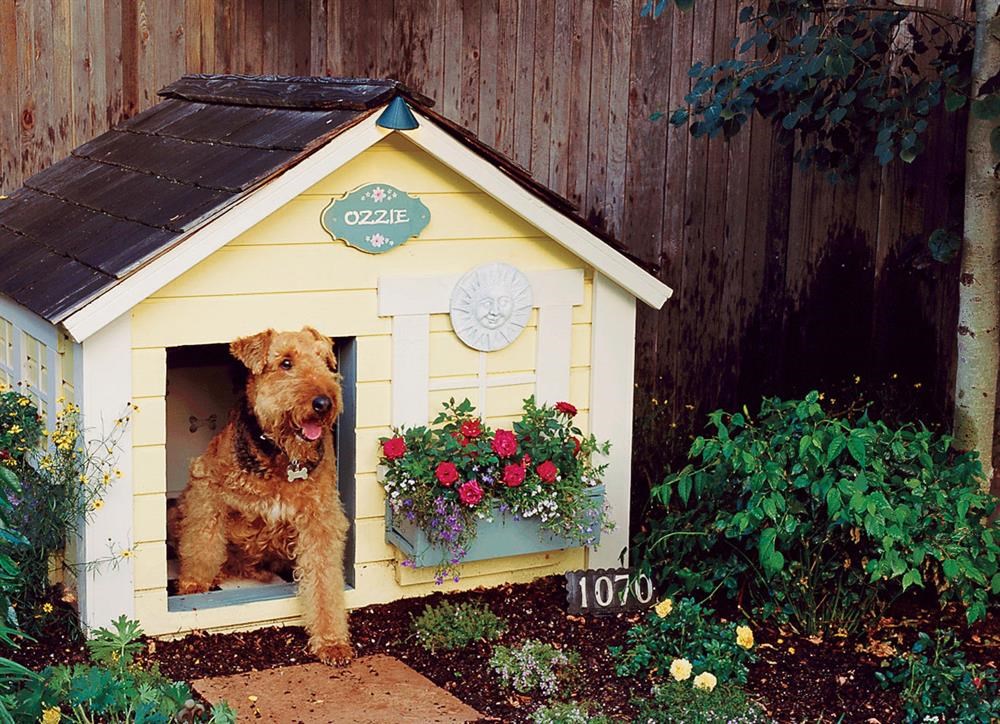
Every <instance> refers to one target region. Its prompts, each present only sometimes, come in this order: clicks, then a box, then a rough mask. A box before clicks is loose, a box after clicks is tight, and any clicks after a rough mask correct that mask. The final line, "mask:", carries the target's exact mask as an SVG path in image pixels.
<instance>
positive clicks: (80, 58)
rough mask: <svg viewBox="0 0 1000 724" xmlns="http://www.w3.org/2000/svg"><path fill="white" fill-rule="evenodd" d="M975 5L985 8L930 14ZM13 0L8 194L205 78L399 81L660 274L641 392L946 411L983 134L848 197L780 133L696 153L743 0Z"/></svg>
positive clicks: (4, 83)
mask: <svg viewBox="0 0 1000 724" xmlns="http://www.w3.org/2000/svg"><path fill="white" fill-rule="evenodd" d="M931 1H932V2H937V3H938V4H940V5H941V7H943V8H945V9H949V10H962V9H963V8H962V0H931ZM643 3H644V0H596V1H595V2H590V1H589V0H537V1H536V0H219V1H218V2H214V1H213V0H0V192H9V191H10V190H12V189H13V188H16V187H17V186H18V185H19V184H20V182H21V181H22V179H24V178H25V177H26V176H28V175H30V174H32V173H34V172H36V171H38V170H39V169H41V168H43V167H45V166H46V165H48V164H50V163H51V162H53V161H55V160H57V159H59V158H62V157H63V156H65V155H66V154H67V153H68V152H69V150H70V149H72V148H73V147H74V146H76V145H78V144H80V143H82V142H84V141H86V140H87V139H89V138H91V137H92V136H94V135H96V134H97V133H99V132H101V131H103V130H104V129H106V128H107V127H108V126H110V125H112V124H114V123H116V122H118V121H119V120H121V119H122V118H124V117H127V116H130V115H132V114H134V113H136V112H138V111H140V110H142V109H143V108H145V107H147V106H149V105H151V104H152V103H154V102H155V100H156V96H155V93H156V90H157V89H158V88H160V87H162V86H163V85H165V84H166V83H168V82H170V81H172V80H173V79H175V78H176V77H178V76H179V75H181V74H182V73H185V72H206V73H221V72H234V73H280V74H294V75H306V74H324V75H363V76H394V77H397V78H399V79H401V80H404V81H405V82H407V83H408V84H410V85H412V86H414V87H416V88H418V89H420V90H422V91H423V92H425V93H426V94H428V95H430V96H432V97H434V98H436V99H437V100H438V106H439V108H440V109H441V110H442V111H443V112H444V113H445V114H446V115H447V116H449V117H452V118H454V119H456V120H458V121H460V122H461V123H462V124H464V125H465V126H467V127H468V128H470V129H472V130H473V131H475V132H477V133H478V134H479V136H480V137H481V138H483V139H485V140H486V141H487V142H489V143H491V144H493V145H495V146H496V147H497V148H499V149H500V150H501V151H503V152H505V153H507V154H509V155H510V156H511V157H513V158H514V159H515V160H516V161H518V162H520V163H521V164H522V165H524V166H526V167H527V168H529V169H530V170H531V171H532V173H533V174H534V175H535V176H536V177H537V178H538V179H539V180H541V181H542V182H544V183H546V184H548V185H549V186H551V187H552V188H553V189H555V190H557V191H559V192H561V193H562V194H564V195H565V196H567V197H568V198H569V199H571V200H572V201H574V202H575V203H576V204H578V206H579V207H580V209H581V210H582V211H583V212H584V213H585V214H586V215H587V216H589V217H590V218H592V219H593V220H595V221H598V222H599V223H601V224H603V225H604V226H605V227H606V228H607V229H608V230H610V231H612V232H613V233H614V234H616V235H617V236H619V238H621V239H622V240H623V241H624V242H625V243H627V244H628V245H629V246H630V247H631V249H632V250H633V251H634V252H635V253H636V254H637V255H638V256H640V257H641V258H642V259H644V260H646V261H647V262H649V263H650V264H652V265H656V266H658V267H659V273H660V276H661V277H662V278H663V279H664V280H665V281H666V282H667V283H668V284H670V285H671V286H673V287H674V289H675V290H676V291H675V297H674V298H673V300H671V301H670V302H668V303H667V306H666V307H665V309H664V310H663V311H662V312H660V313H653V312H650V311H648V310H644V311H643V312H642V313H641V316H640V346H639V355H638V362H637V364H638V368H639V379H640V380H641V383H642V385H643V388H644V390H648V392H649V394H651V395H656V396H657V397H659V398H668V399H670V400H671V401H672V402H673V405H674V408H675V409H676V410H684V409H686V408H684V405H691V406H693V407H694V408H695V410H696V411H697V410H703V409H705V408H708V407H711V406H714V405H718V404H734V403H737V402H742V401H752V399H753V398H754V397H755V396H756V395H757V394H759V393H760V392H764V391H767V392H791V391H799V390H802V389H803V388H805V387H808V386H811V385H815V384H818V383H819V381H820V380H823V379H831V378H834V377H838V376H844V375H849V374H851V375H852V374H858V375H863V376H871V375H880V374H886V375H888V374H891V373H898V374H901V375H903V376H905V377H908V378H909V379H912V380H914V381H919V382H920V383H922V384H923V388H922V389H924V390H929V391H930V398H931V399H932V400H933V401H934V403H935V404H936V405H937V406H938V409H944V408H945V405H946V404H947V395H948V390H949V387H950V384H949V380H950V377H951V369H952V366H953V363H952V362H951V360H952V358H953V356H954V334H955V304H956V293H955V288H956V278H955V277H956V272H955V269H954V265H952V266H945V265H942V264H939V263H937V262H934V261H932V260H931V259H930V257H929V255H928V254H927V252H926V244H925V239H926V236H927V234H928V232H929V231H930V230H931V229H933V228H935V227H938V226H944V225H946V224H948V223H953V222H954V221H955V220H956V219H958V218H960V213H961V159H962V154H961V145H962V132H961V123H956V122H954V121H950V122H939V123H936V124H934V126H933V128H932V131H931V133H930V137H929V138H928V142H927V146H928V149H929V151H928V152H927V153H926V154H925V155H924V156H923V157H922V158H921V159H919V160H918V161H917V162H916V163H914V164H913V165H912V166H909V167H906V168H893V169H891V170H889V171H883V170H880V169H878V168H877V167H871V168H869V169H867V170H866V171H865V173H864V174H863V175H862V177H861V179H860V180H859V181H858V182H857V183H855V184H842V185H840V186H837V187H830V186H829V185H827V184H826V183H825V182H824V181H822V180H821V179H817V178H816V177H814V176H813V175H812V174H810V173H807V172H803V171H801V170H799V169H797V168H793V165H792V163H791V160H790V152H789V151H788V149H787V148H784V147H781V146H779V145H778V144H776V142H775V138H774V136H773V134H772V132H771V130H770V129H769V128H768V127H767V126H766V125H765V124H763V123H754V125H753V127H752V129H750V131H749V132H744V133H742V134H741V135H739V136H738V137H737V138H736V139H735V140H734V141H733V142H731V143H728V144H727V143H726V142H724V141H722V140H711V141H706V140H692V139H691V138H690V137H689V136H688V135H687V132H686V130H683V129H670V128H668V126H667V125H666V124H665V122H664V121H660V122H658V123H654V122H651V121H650V115H651V114H652V113H653V112H655V111H664V110H669V109H671V108H673V107H676V106H678V105H680V102H681V99H682V98H683V96H684V94H685V93H686V92H687V90H688V88H689V84H690V79H689V77H688V75H687V70H688V68H689V67H690V65H691V64H692V62H693V61H696V60H699V59H712V58H714V59H719V58H722V57H725V56H726V55H728V54H730V53H731V52H732V50H731V46H730V40H731V38H732V37H734V35H736V34H738V33H739V32H740V27H739V25H738V23H737V22H736V12H737V7H738V1H737V0H714V2H713V1H712V0H699V1H698V2H697V3H695V8H694V10H693V11H691V12H687V13H681V12H677V11H676V9H671V10H669V11H668V12H667V13H666V14H665V15H664V16H663V17H661V18H659V19H658V20H655V21H654V20H652V19H650V18H643V17H641V16H640V8H641V7H642V5H643Z"/></svg>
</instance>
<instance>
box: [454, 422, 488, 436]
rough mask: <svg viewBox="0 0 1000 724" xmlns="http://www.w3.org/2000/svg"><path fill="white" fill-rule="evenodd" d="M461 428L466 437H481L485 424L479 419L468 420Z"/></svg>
mask: <svg viewBox="0 0 1000 724" xmlns="http://www.w3.org/2000/svg"><path fill="white" fill-rule="evenodd" d="M459 429H460V430H461V431H462V434H463V435H465V436H466V437H479V436H480V435H481V434H482V432H483V425H482V423H481V422H479V420H466V421H465V422H463V423H462V426H461V427H460V428H459Z"/></svg>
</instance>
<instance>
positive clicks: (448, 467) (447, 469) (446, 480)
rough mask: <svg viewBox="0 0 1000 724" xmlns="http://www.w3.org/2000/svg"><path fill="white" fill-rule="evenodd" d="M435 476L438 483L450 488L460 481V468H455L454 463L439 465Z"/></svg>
mask: <svg viewBox="0 0 1000 724" xmlns="http://www.w3.org/2000/svg"><path fill="white" fill-rule="evenodd" d="M434 475H435V476H436V477H437V479H438V482H439V483H441V485H444V486H445V487H448V486H450V485H451V484H452V483H454V482H455V481H456V480H458V468H456V467H455V464H454V463H449V462H443V463H438V466H437V469H436V470H435V471H434Z"/></svg>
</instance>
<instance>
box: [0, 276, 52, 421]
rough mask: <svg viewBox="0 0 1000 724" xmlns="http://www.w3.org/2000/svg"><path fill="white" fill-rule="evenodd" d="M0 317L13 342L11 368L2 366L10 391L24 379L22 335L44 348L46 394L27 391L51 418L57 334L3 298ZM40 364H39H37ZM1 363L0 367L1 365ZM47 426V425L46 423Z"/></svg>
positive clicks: (34, 316)
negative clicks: (40, 401)
mask: <svg viewBox="0 0 1000 724" xmlns="http://www.w3.org/2000/svg"><path fill="white" fill-rule="evenodd" d="M0 317H2V318H3V319H5V320H6V321H8V322H10V324H11V334H12V342H13V358H14V359H13V363H14V366H13V368H10V367H8V366H7V365H3V368H4V370H5V371H6V372H7V374H9V375H10V377H11V382H12V384H13V385H14V389H17V384H18V382H25V379H24V367H23V365H24V335H25V334H28V335H30V336H32V337H34V338H35V339H37V340H38V341H39V342H41V343H42V344H43V345H45V350H46V354H45V360H44V363H45V366H46V386H47V387H48V390H47V391H45V393H44V394H43V392H42V390H38V389H35V388H34V387H29V388H27V389H28V390H30V391H31V392H32V393H33V394H34V395H37V396H38V397H39V399H42V400H44V402H45V409H46V410H47V411H48V412H49V413H50V414H51V415H54V414H55V410H56V398H57V397H58V396H59V387H60V384H59V381H60V364H59V331H58V330H57V329H56V328H55V327H54V326H53V325H51V324H49V323H48V322H46V321H45V320H44V319H42V318H41V317H39V316H38V315H37V314H35V313H34V312H30V311H28V310H27V309H25V308H24V307H22V306H21V305H20V304H17V303H16V302H13V301H11V300H10V299H8V298H7V297H4V296H0ZM39 362H40V363H41V362H42V360H39ZM2 364H3V363H0V365H2ZM50 422H51V421H50Z"/></svg>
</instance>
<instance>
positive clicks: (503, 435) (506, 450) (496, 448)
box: [493, 430, 517, 458]
mask: <svg viewBox="0 0 1000 724" xmlns="http://www.w3.org/2000/svg"><path fill="white" fill-rule="evenodd" d="M493 452H495V453H496V454H497V455H499V456H500V457H502V458H509V457H510V456H511V455H513V454H514V453H516V452H517V438H516V437H514V433H512V432H511V431H510V430H497V431H496V432H495V433H493Z"/></svg>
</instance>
